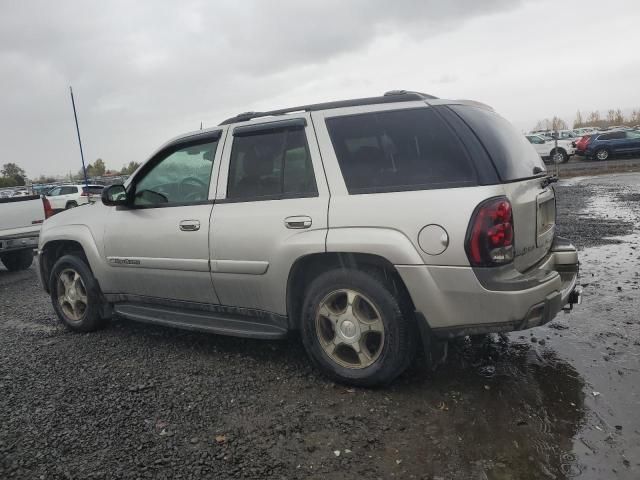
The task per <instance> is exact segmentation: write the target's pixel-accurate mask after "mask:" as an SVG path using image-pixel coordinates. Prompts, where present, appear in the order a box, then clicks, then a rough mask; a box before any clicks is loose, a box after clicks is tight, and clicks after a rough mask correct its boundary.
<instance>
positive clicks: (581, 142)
mask: <svg viewBox="0 0 640 480" xmlns="http://www.w3.org/2000/svg"><path fill="white" fill-rule="evenodd" d="M590 139H591V135H590V134H589V135H583V136H582V137H581V138H580V139H578V141H577V142H576V155H580V156H583V157H584V155H585V151H586V149H587V143H589V140H590Z"/></svg>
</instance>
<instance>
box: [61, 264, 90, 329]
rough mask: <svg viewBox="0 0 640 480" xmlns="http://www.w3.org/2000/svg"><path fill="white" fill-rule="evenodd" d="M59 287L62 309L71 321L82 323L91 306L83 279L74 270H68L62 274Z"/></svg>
mask: <svg viewBox="0 0 640 480" xmlns="http://www.w3.org/2000/svg"><path fill="white" fill-rule="evenodd" d="M57 287H58V289H57V293H58V304H59V305H60V309H61V310H62V312H63V313H64V315H65V316H66V317H67V319H68V320H69V321H71V322H80V321H81V320H82V319H83V317H84V315H85V313H86V311H87V308H88V305H89V304H88V299H87V288H86V287H85V285H84V282H83V281H82V277H81V276H80V274H79V273H78V272H76V271H75V270H73V269H72V268H67V269H65V270H63V271H62V272H60V275H59V276H58V285H57Z"/></svg>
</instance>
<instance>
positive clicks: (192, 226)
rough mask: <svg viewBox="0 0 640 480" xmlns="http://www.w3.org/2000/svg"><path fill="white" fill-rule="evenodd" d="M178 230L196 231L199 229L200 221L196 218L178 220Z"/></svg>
mask: <svg viewBox="0 0 640 480" xmlns="http://www.w3.org/2000/svg"><path fill="white" fill-rule="evenodd" d="M180 230H182V231H183V232H196V231H198V230H200V222H199V221H198V220H182V221H181V222H180Z"/></svg>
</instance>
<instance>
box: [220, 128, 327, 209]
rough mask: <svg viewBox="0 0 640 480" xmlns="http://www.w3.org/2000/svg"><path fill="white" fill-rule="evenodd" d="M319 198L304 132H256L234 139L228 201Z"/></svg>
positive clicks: (284, 130) (299, 129)
mask: <svg viewBox="0 0 640 480" xmlns="http://www.w3.org/2000/svg"><path fill="white" fill-rule="evenodd" d="M316 194H317V189H316V182H315V177H314V174H313V166H312V164H311V156H310V155H309V147H308V145H307V138H306V135H305V131H304V129H302V128H295V129H281V130H277V131H274V130H266V131H257V132H254V133H252V134H250V135H243V136H236V137H234V139H233V148H232V149H231V160H230V164H229V180H228V186H227V198H229V199H260V198H265V199H276V198H282V197H283V196H284V197H292V196H293V197H295V196H298V197H304V196H313V195H316Z"/></svg>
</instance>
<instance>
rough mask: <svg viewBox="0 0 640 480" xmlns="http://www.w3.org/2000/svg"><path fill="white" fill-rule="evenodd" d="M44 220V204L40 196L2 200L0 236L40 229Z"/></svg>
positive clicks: (0, 206)
mask: <svg viewBox="0 0 640 480" xmlns="http://www.w3.org/2000/svg"><path fill="white" fill-rule="evenodd" d="M43 221H44V205H43V203H42V200H41V199H40V197H39V196H32V197H16V198H4V199H2V200H0V237H4V236H12V235H17V234H20V233H22V232H24V231H31V230H32V229H35V230H36V231H37V230H38V227H39V226H40V225H41V224H42V222H43Z"/></svg>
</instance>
